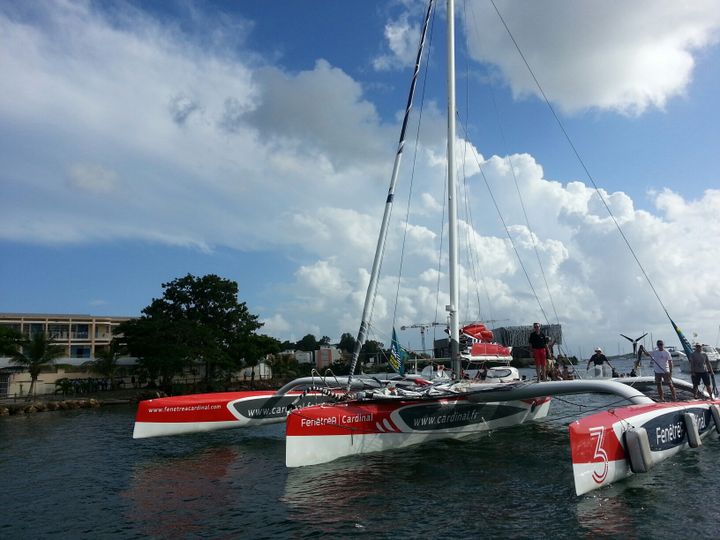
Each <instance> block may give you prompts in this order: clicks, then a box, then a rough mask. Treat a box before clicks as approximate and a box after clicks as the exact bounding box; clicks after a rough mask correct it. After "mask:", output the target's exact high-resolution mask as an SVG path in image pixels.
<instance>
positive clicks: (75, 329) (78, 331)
mask: <svg viewBox="0 0 720 540" xmlns="http://www.w3.org/2000/svg"><path fill="white" fill-rule="evenodd" d="M72 337H73V338H74V339H87V338H88V325H87V324H73V325H72Z"/></svg>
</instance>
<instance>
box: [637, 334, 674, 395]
mask: <svg viewBox="0 0 720 540" xmlns="http://www.w3.org/2000/svg"><path fill="white" fill-rule="evenodd" d="M644 353H645V355H646V356H649V357H650V363H651V364H652V366H653V371H654V372H655V384H656V385H657V393H658V396H659V398H660V401H665V395H664V394H663V388H662V383H663V382H667V383H668V386H669V387H670V393H671V394H672V398H673V401H677V395H676V394H675V385H674V384H673V382H672V368H673V365H672V357H671V356H670V353H669V352H667V351H666V350H665V344H664V343H663V341H662V340H661V339H659V340H658V342H657V349H655V350H654V351H650V353H648V352H647V351H644Z"/></svg>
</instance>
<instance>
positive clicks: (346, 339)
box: [338, 332, 356, 353]
mask: <svg viewBox="0 0 720 540" xmlns="http://www.w3.org/2000/svg"><path fill="white" fill-rule="evenodd" d="M355 343H356V340H355V337H354V336H353V335H352V334H351V333H349V332H345V333H344V334H343V335H342V336H340V343H338V349H340V350H341V351H343V352H346V353H351V352H353V351H354V350H355Z"/></svg>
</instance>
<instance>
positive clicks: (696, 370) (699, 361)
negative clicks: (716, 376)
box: [688, 343, 717, 399]
mask: <svg viewBox="0 0 720 540" xmlns="http://www.w3.org/2000/svg"><path fill="white" fill-rule="evenodd" d="M688 361H689V362H690V371H691V373H692V375H691V377H692V383H693V395H694V396H695V399H697V398H698V392H699V390H700V389H699V387H700V381H702V382H703V384H704V385H705V391H706V392H707V393H708V395H709V396H710V399H712V397H713V388H712V385H711V384H710V374H711V373H712V372H713V369H712V365H711V364H710V359H709V358H708V355H707V354H705V353H704V352H703V351H702V345H701V344H700V343H696V344H695V350H694V351H693V352H692V354H691V355H690V356H689V357H688ZM715 390H716V391H717V388H716V389H715Z"/></svg>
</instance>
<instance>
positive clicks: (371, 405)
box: [285, 396, 550, 467]
mask: <svg viewBox="0 0 720 540" xmlns="http://www.w3.org/2000/svg"><path fill="white" fill-rule="evenodd" d="M549 406H550V399H549V398H546V397H543V398H533V399H528V400H516V401H503V402H491V403H472V402H470V401H468V400H467V396H458V397H453V398H450V399H448V398H444V399H423V400H400V399H398V400H370V401H354V402H348V403H341V404H335V405H329V404H324V405H318V406H315V407H307V408H304V409H299V410H295V411H292V412H290V413H289V414H288V419H287V428H286V429H287V431H286V433H287V437H286V439H287V444H286V456H285V463H286V465H287V466H288V467H300V466H304V465H315V464H318V463H326V462H328V461H332V460H334V459H337V458H340V457H343V456H349V455H357V454H366V453H370V452H379V451H384V450H389V449H393V448H404V447H408V446H413V445H416V444H421V443H423V442H426V441H431V440H438V439H458V438H462V437H467V436H469V435H472V434H474V433H480V432H483V431H488V430H492V429H498V428H503V427H509V426H513V425H516V424H522V423H523V422H527V421H532V420H535V419H538V418H543V417H545V416H547V413H548V409H549Z"/></svg>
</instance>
